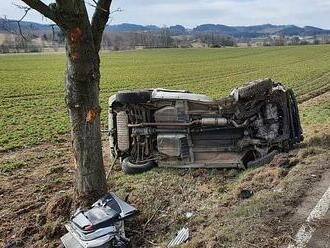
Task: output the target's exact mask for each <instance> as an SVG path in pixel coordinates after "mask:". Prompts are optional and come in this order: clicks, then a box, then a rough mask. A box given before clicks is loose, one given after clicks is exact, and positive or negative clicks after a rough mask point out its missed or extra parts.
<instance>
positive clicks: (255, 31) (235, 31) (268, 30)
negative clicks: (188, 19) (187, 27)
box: [193, 24, 330, 38]
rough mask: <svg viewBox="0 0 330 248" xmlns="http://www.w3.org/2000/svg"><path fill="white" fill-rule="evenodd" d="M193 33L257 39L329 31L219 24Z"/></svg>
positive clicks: (198, 29) (294, 27) (308, 28)
mask: <svg viewBox="0 0 330 248" xmlns="http://www.w3.org/2000/svg"><path fill="white" fill-rule="evenodd" d="M193 31H194V32H213V33H219V34H226V35H231V36H234V37H249V38H253V37H259V36H265V35H286V36H295V35H298V36H312V35H321V34H330V30H324V29H321V28H316V27H312V26H306V27H304V28H301V27H298V26H295V25H272V24H264V25H256V26H237V27H235V26H225V25H219V24H203V25H200V26H197V27H196V28H194V29H193Z"/></svg>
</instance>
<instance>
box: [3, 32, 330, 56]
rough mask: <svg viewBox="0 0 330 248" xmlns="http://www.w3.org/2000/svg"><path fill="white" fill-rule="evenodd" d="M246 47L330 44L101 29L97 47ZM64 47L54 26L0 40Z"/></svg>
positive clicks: (35, 47) (15, 45)
mask: <svg viewBox="0 0 330 248" xmlns="http://www.w3.org/2000/svg"><path fill="white" fill-rule="evenodd" d="M242 44H246V45H247V46H285V45H307V44H314V45H317V44H330V37H329V36H324V37H321V38H317V37H312V38H311V39H310V40H306V39H303V38H301V37H298V36H293V37H286V36H273V37H262V38H255V39H244V38H241V39H240V38H233V37H231V36H228V35H222V34H219V33H212V32H199V33H191V34H184V35H182V34H176V33H173V31H172V30H170V29H169V28H166V27H164V28H161V29H159V30H158V31H145V32H105V33H104V34H103V38H102V42H101V48H102V49H103V50H114V51H119V50H131V49H148V48H190V47H211V48H220V47H235V46H241V45H242ZM64 48H65V37H64V35H63V33H62V32H61V31H60V30H59V29H57V30H54V29H53V31H52V32H43V33H40V32H39V33H33V32H30V33H28V34H27V35H25V36H24V37H22V36H21V35H14V34H8V36H5V38H4V39H3V41H2V43H0V53H19V52H42V51H59V50H60V49H62V50H64Z"/></svg>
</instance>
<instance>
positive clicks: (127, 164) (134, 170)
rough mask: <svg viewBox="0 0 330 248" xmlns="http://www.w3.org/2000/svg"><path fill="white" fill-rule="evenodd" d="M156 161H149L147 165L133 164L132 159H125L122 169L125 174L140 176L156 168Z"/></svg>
mask: <svg viewBox="0 0 330 248" xmlns="http://www.w3.org/2000/svg"><path fill="white" fill-rule="evenodd" d="M156 166H157V165H156V163H155V161H148V162H146V163H141V164H135V163H132V162H131V157H126V158H124V160H123V162H122V163H121V167H122V169H123V171H124V173H125V174H130V175H132V174H138V173H143V172H146V171H149V170H151V169H152V168H154V167H156Z"/></svg>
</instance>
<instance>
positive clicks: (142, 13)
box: [0, 0, 330, 29]
mask: <svg viewBox="0 0 330 248" xmlns="http://www.w3.org/2000/svg"><path fill="white" fill-rule="evenodd" d="M86 1H90V2H92V0H86ZM43 2H45V3H47V4H48V3H50V2H52V1H51V0H44V1H43ZM13 3H18V4H22V2H21V1H20V0H1V5H0V17H4V16H6V17H7V18H9V19H17V18H20V17H21V16H22V14H23V13H24V12H23V11H22V10H20V9H18V8H17V7H15V6H13ZM88 8H89V11H90V13H92V11H93V9H92V8H91V7H88ZM117 8H121V9H122V10H123V11H122V12H117V13H114V14H113V15H112V20H111V23H110V24H118V23H136V24H143V25H149V24H154V25H158V26H164V25H166V26H171V25H176V24H181V25H183V26H185V27H188V28H192V27H195V26H197V25H200V24H205V23H215V24H225V25H232V26H249V25H258V24H267V23H271V24H294V25H298V26H306V25H309V26H316V27H321V28H326V29H330V16H329V13H330V1H329V0H312V1H311V0H219V1H217V0H193V1H192V0H113V4H112V9H117ZM25 20H27V21H34V22H39V23H50V22H49V20H47V19H45V18H43V17H42V16H41V15H40V14H39V13H37V12H35V11H33V12H32V11H31V12H30V13H28V15H27V17H26V18H25Z"/></svg>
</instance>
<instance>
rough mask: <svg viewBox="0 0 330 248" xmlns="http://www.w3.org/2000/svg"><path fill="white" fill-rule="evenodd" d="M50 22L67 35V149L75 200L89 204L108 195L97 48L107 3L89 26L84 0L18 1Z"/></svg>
mask: <svg viewBox="0 0 330 248" xmlns="http://www.w3.org/2000/svg"><path fill="white" fill-rule="evenodd" d="M22 1H23V2H25V3H26V4H27V5H29V6H30V7H32V8H34V9H35V10H37V11H39V12H40V13H41V14H43V15H45V16H46V17H48V18H49V19H51V20H53V21H54V22H55V23H56V24H57V25H58V26H59V27H60V28H61V29H62V31H63V32H64V33H65V36H66V41H67V42H66V43H67V44H66V57H67V65H66V74H65V102H66V105H67V107H68V110H69V117H70V121H71V135H72V147H73V152H74V158H75V163H76V167H77V170H76V171H77V176H76V180H77V184H76V185H77V192H78V196H79V198H80V201H83V202H85V203H89V202H90V201H94V200H95V199H97V198H99V197H100V196H102V195H103V194H104V193H106V191H107V184H106V177H105V170H104V164H103V156H102V143H101V131H100V112H101V108H100V106H99V91H100V90H99V83H100V58H99V50H100V43H101V39H102V34H103V31H104V28H105V25H106V23H107V21H108V18H109V12H110V10H109V8H110V5H111V0H99V2H98V4H97V7H96V10H95V13H94V16H93V20H92V24H91V23H90V21H89V18H88V13H87V10H86V6H85V3H84V1H82V0H56V3H53V4H51V5H49V6H47V5H45V4H43V3H42V2H41V1H39V0H22Z"/></svg>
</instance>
